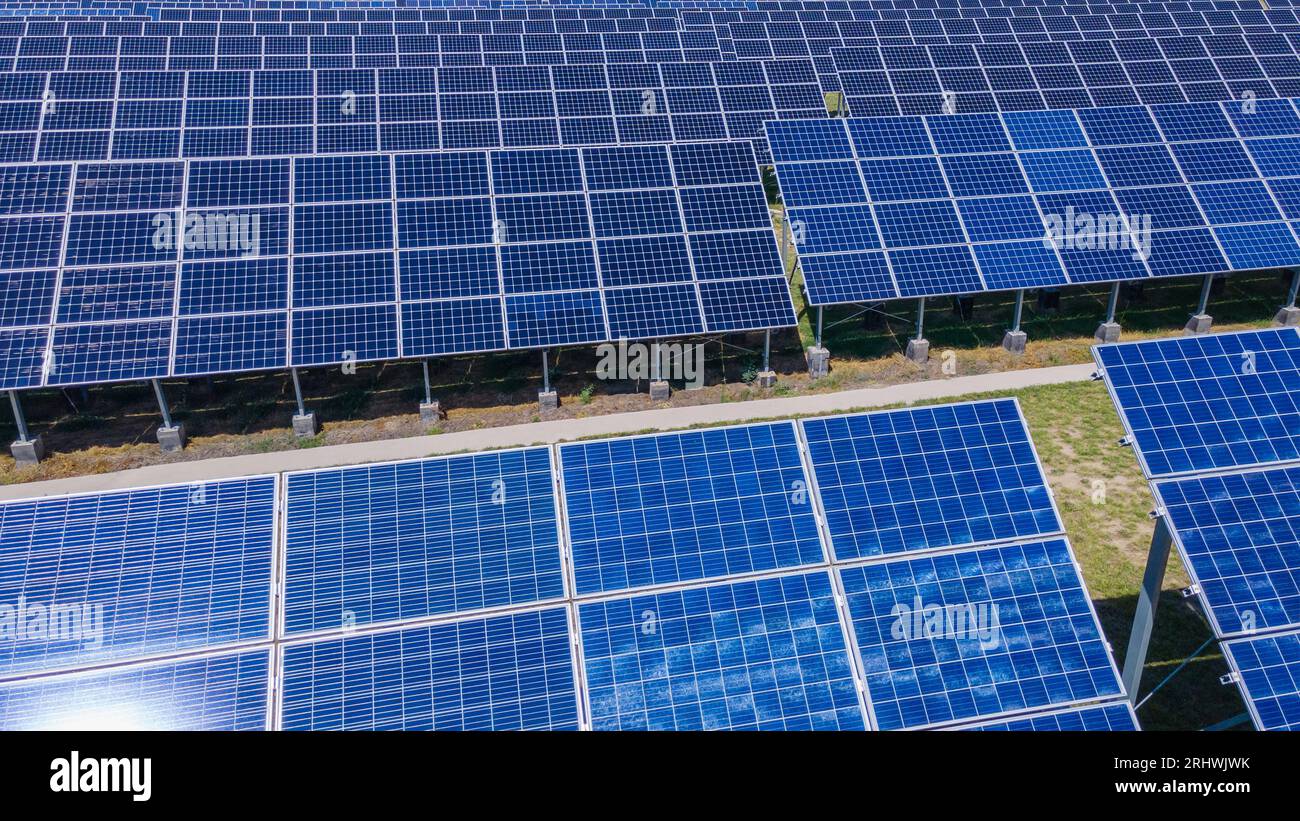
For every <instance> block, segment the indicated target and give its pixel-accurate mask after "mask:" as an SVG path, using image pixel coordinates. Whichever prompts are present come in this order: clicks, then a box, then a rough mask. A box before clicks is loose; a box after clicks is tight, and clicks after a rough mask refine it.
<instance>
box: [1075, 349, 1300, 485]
mask: <svg viewBox="0 0 1300 821" xmlns="http://www.w3.org/2000/svg"><path fill="white" fill-rule="evenodd" d="M1093 356H1094V358H1095V359H1096V360H1097V364H1098V365H1099V366H1100V369H1101V373H1102V376H1103V377H1104V378H1105V380H1106V385H1107V387H1108V388H1109V389H1110V392H1111V398H1112V399H1113V400H1114V402H1115V406H1116V407H1117V408H1118V409H1119V413H1120V418H1121V419H1122V420H1123V422H1124V426H1125V429H1126V430H1127V431H1128V434H1129V437H1130V439H1131V440H1132V443H1133V448H1134V451H1135V452H1136V455H1137V457H1138V461H1139V462H1140V463H1141V465H1142V469H1143V471H1144V472H1145V473H1146V475H1147V476H1148V477H1149V478H1157V477H1161V476H1173V475H1178V474H1183V473H1193V472H1197V471H1204V470H1216V469H1222V468H1232V467H1249V466H1252V465H1261V464H1268V463H1271V462H1279V461H1286V460H1289V459H1295V458H1300V332H1297V331H1296V330H1295V329H1293V328H1277V329H1272V330H1264V331H1241V332H1238V333H1225V334H1212V335H1205V336H1189V337H1182V338H1177V339H1157V340H1150V341H1144V342H1126V343H1122V344H1118V345H1100V346H1097V347H1095V348H1094V349H1093Z"/></svg>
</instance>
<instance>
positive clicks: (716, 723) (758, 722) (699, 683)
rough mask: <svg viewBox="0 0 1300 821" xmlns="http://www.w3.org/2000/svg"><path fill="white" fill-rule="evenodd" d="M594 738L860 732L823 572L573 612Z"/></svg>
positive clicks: (634, 599) (603, 603) (596, 605)
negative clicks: (640, 733)
mask: <svg viewBox="0 0 1300 821" xmlns="http://www.w3.org/2000/svg"><path fill="white" fill-rule="evenodd" d="M578 619H579V630H580V633H581V638H582V657H583V664H584V668H585V672H586V687H587V702H588V704H589V705H590V709H591V720H592V728H593V729H595V730H746V729H759V730H862V729H865V724H864V721H863V715H862V706H861V703H860V701H859V698H858V692H857V687H856V685H855V683H854V679H853V670H852V664H851V662H850V659H849V654H848V651H847V649H846V646H845V641H844V631H843V629H842V626H841V624H840V618H839V612H838V609H837V607H836V604H835V592H834V590H833V588H832V586H831V580H830V577H829V575H828V574H827V573H825V572H818V573H808V574H804V575H796V576H781V577H777V578H768V579H762V580H760V581H749V582H736V583H732V584H722V585H713V586H709V587H697V588H692V589H688V590H675V591H670V592H664V593H657V594H647V595H643V596H629V597H626V598H619V599H611V600H607V601H601V602H591V603H587V604H582V605H579V607H578Z"/></svg>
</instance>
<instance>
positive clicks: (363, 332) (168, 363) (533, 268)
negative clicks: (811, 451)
mask: <svg viewBox="0 0 1300 821" xmlns="http://www.w3.org/2000/svg"><path fill="white" fill-rule="evenodd" d="M50 168H58V167H50ZM62 173H63V176H60V172H58V171H57V170H48V169H46V168H45V167H42V171H41V173H40V174H39V175H28V176H26V177H21V176H15V177H13V178H12V180H11V182H10V183H9V184H10V185H11V187H15V188H22V189H23V190H25V191H31V190H42V189H41V186H44V187H45V188H48V189H49V190H50V191H54V192H58V193H59V194H60V196H59V197H54V196H45V195H44V194H41V195H39V196H38V195H36V194H23V195H21V197H19V201H18V202H16V204H15V206H14V207H15V208H17V209H19V210H23V209H24V208H28V209H30V208H37V207H39V208H48V209H53V210H54V211H55V212H57V214H56V213H51V214H47V215H24V216H12V217H5V218H0V265H4V266H6V267H7V268H9V269H12V273H10V274H8V275H7V280H6V282H7V283H8V284H9V285H10V286H11V290H10V294H11V295H10V296H9V297H8V298H7V301H6V302H5V303H0V323H3V326H4V327H3V328H0V345H3V346H5V347H6V348H7V349H8V350H9V351H10V353H11V356H10V357H9V358H8V359H6V363H7V364H6V366H5V368H4V369H2V370H0V384H2V385H3V386H4V387H11V388H24V387H36V386H39V385H42V384H43V385H51V386H52V385H58V386H69V385H84V384H91V383H96V382H110V381H121V380H135V379H150V378H163V377H168V376H197V375H204V374H211V373H223V372H240V371H252V370H259V369H270V368H284V367H310V366H319V365H334V364H339V363H344V362H367V361H380V360H389V359H397V358H409V357H413V356H431V355H438V354H450V353H476V352H487V351H496V350H502V349H506V348H513V349H524V348H536V347H549V346H554V345H565V344H583V343H592V342H602V341H606V340H611V339H616V338H629V339H633V338H655V337H663V336H672V335H684V334H698V333H720V332H731V331H744V330H755V329H767V328H772V327H789V326H791V325H793V324H794V322H795V317H794V309H793V305H792V303H791V301H790V297H789V293H788V287H787V285H786V282H785V278H784V276H783V272H782V266H781V261H780V257H779V254H778V251H777V247H776V240H775V237H774V235H773V233H772V230H771V222H770V218H769V216H768V211H767V204H766V195H765V193H764V191H763V188H762V185H761V179H760V176H759V172H758V168H757V164H756V160H755V157H754V153H753V149H752V147H751V146H750V145H749V144H748V143H742V142H726V143H691V144H681V145H674V146H672V148H671V151H670V150H669V147H668V146H665V145H646V146H626V147H618V146H610V147H591V148H586V149H577V148H562V149H517V150H509V151H492V152H488V151H466V152H452V151H445V152H437V153H422V154H396V155H337V156H319V157H296V158H281V159H265V160H233V159H232V160H220V161H211V160H204V161H198V160H187V161H180V162H166V163H134V162H132V163H116V162H114V163H106V164H96V163H82V164H79V165H78V166H77V169H76V173H75V176H74V175H73V174H72V172H71V170H70V169H68V168H63V169H62ZM5 179H9V178H5ZM3 184H5V182H4V179H0V185H3ZM33 186H36V188H35V189H33ZM65 189H69V190H66V191H65ZM182 201H183V202H184V203H187V205H186V207H184V208H182V207H181V205H182ZM23 203H31V205H30V206H24V205H23ZM68 207H70V208H71V210H72V213H71V214H70V215H65V214H63V212H64V211H65V210H67V208H68ZM65 217H66V219H67V220H68V224H69V229H68V231H67V234H68V236H67V239H66V243H67V248H66V249H65V250H61V244H62V243H63V242H64V239H63V233H64V232H63V230H62V225H63V221H64V219H65ZM650 286H665V287H650ZM668 286H671V287H668ZM620 289H626V290H620ZM19 297H23V298H22V299H19ZM51 326H52V327H51Z"/></svg>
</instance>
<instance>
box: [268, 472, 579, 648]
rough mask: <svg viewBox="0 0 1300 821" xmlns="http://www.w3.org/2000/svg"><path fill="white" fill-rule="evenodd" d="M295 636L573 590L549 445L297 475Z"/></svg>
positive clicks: (287, 611)
mask: <svg viewBox="0 0 1300 821" xmlns="http://www.w3.org/2000/svg"><path fill="white" fill-rule="evenodd" d="M287 483H288V484H287V505H286V511H285V527H286V530H285V553H286V563H285V578H284V584H285V600H284V629H285V632H286V633H290V634H292V633H303V632H314V631H319V630H332V629H338V628H340V627H348V626H352V625H365V624H373V623H377V622H387V621H397V620H403V619H412V618H420V617H424V616H431V615H438V614H444V613H463V612H467V611H473V610H480V609H484V608H490V607H502V606H507V605H519V604H528V603H532V602H539V601H546V600H548V599H555V598H560V597H562V596H563V595H564V582H563V574H562V571H561V569H560V547H559V534H558V531H557V528H556V501H555V493H554V488H553V486H552V483H551V459H550V451H549V449H547V448H529V449H526V450H511V451H500V452H493V453H482V454H476V455H472V456H452V457H444V458H436V459H424V460H419V461H411V462H398V463H393V464H386V465H366V466H361V467H354V468H339V469H332V470H321V471H312V472H307V473H290V474H288V477H287Z"/></svg>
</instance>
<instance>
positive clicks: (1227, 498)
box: [1152, 468, 1300, 636]
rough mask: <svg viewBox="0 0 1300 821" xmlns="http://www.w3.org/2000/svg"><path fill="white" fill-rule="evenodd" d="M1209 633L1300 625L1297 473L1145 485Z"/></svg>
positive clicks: (1250, 473)
mask: <svg viewBox="0 0 1300 821" xmlns="http://www.w3.org/2000/svg"><path fill="white" fill-rule="evenodd" d="M1152 492H1153V493H1154V494H1155V496H1156V500H1157V502H1158V503H1159V505H1160V507H1161V508H1162V509H1163V510H1164V515H1165V517H1166V521H1167V522H1168V523H1169V525H1170V532H1171V534H1172V536H1173V539H1174V543H1175V544H1176V545H1177V546H1178V550H1179V553H1180V554H1181V555H1182V557H1183V561H1184V564H1186V566H1187V570H1188V574H1189V575H1190V576H1191V578H1192V582H1193V584H1195V586H1196V588H1197V590H1198V592H1199V593H1200V595H1201V596H1202V598H1203V599H1204V600H1205V603H1206V610H1207V613H1208V615H1209V617H1210V620H1211V622H1212V623H1213V624H1214V629H1215V633H1216V634H1218V635H1219V636H1229V635H1234V634H1240V633H1251V632H1254V631H1257V630H1270V629H1277V628H1285V627H1294V626H1297V625H1300V554H1298V553H1297V547H1300V536H1297V534H1298V533H1300V469H1297V468H1292V469H1287V468H1277V469H1270V470H1252V471H1245V472H1242V473H1231V474H1226V475H1220V476H1205V477H1192V478H1187V479H1178V480H1171V481H1165V482H1156V483H1154V484H1153V485H1152Z"/></svg>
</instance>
